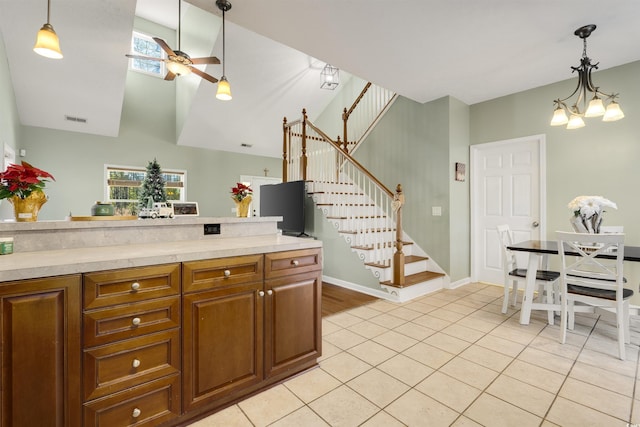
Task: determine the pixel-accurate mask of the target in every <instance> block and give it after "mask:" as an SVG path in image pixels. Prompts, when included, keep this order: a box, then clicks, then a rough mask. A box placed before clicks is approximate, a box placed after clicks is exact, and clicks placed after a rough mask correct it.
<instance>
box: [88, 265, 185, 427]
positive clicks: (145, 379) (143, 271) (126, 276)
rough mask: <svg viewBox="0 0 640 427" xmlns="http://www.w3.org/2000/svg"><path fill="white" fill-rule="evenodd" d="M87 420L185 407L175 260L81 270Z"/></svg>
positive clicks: (155, 417)
mask: <svg viewBox="0 0 640 427" xmlns="http://www.w3.org/2000/svg"><path fill="white" fill-rule="evenodd" d="M83 301H84V313H83V323H84V351H83V379H84V390H83V398H84V401H85V403H84V425H85V426H103V425H105V426H128V425H133V424H135V425H136V426H142V425H149V426H151V425H157V424H159V423H163V422H167V421H170V420H172V419H174V418H177V417H179V416H180V414H181V413H182V408H181V402H180V400H181V399H180V389H181V387H180V385H181V384H180V379H181V376H180V372H181V345H180V322H181V313H180V264H167V265H159V266H152V267H141V268H130V269H122V270H112V271H104V272H96V273H87V274H85V275H84V298H83Z"/></svg>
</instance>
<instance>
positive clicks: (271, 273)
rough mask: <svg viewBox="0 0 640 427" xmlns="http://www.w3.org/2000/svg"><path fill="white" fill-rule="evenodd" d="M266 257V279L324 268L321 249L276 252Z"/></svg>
mask: <svg viewBox="0 0 640 427" xmlns="http://www.w3.org/2000/svg"><path fill="white" fill-rule="evenodd" d="M264 257H265V266H264V277H265V279H272V278H274V277H282V276H289V275H291V274H299V273H307V272H309V271H316V270H320V269H321V268H322V252H321V249H320V248H315V249H303V250H299V251H287V252H274V253H269V254H266V255H265V256H264Z"/></svg>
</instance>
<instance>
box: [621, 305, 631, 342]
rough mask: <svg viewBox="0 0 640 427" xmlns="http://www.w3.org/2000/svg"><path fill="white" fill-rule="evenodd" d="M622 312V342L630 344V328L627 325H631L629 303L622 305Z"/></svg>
mask: <svg viewBox="0 0 640 427" xmlns="http://www.w3.org/2000/svg"><path fill="white" fill-rule="evenodd" d="M622 310H623V312H624V315H623V317H622V318H623V320H624V342H625V343H627V344H629V343H630V342H631V326H630V325H629V323H631V321H630V320H629V301H625V302H624V303H623V304H622Z"/></svg>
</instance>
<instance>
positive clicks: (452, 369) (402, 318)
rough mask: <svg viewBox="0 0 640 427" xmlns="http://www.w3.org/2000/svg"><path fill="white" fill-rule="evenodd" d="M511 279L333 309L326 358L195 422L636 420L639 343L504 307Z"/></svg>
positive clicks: (588, 322)
mask: <svg viewBox="0 0 640 427" xmlns="http://www.w3.org/2000/svg"><path fill="white" fill-rule="evenodd" d="M501 303H502V288H501V287H497V286H491V285H484V284H470V285H466V286H464V287H461V288H458V289H455V290H443V291H440V292H437V293H434V294H431V295H428V296H425V297H422V298H420V299H418V300H414V301H411V302H408V303H404V304H395V303H390V302H387V301H376V302H373V303H370V304H368V305H365V306H362V307H358V308H355V309H351V310H348V311H345V312H342V313H338V314H334V315H332V316H328V317H325V318H324V319H323V325H322V326H323V350H322V351H323V356H322V358H321V359H320V366H319V367H318V368H316V369H313V370H311V371H308V372H306V373H304V374H302V375H299V376H297V377H295V378H292V379H290V380H288V381H286V382H284V383H282V384H280V385H277V386H275V387H273V388H271V389H269V390H267V391H265V392H263V393H261V394H258V395H256V396H253V397H251V398H248V399H246V400H244V401H242V402H240V403H238V404H237V405H234V406H231V407H229V408H227V409H224V410H222V411H220V412H218V413H216V414H214V415H211V416H209V417H208V418H205V419H203V420H201V421H198V422H196V423H194V424H192V425H191V427H209V426H224V427H230V426H279V427H280V426H292V427H293V426H295V427H314V426H367V427H373V426H385V427H394V426H449V425H453V426H516V425H517V426H522V427H525V426H555V425H558V426H581V427H582V426H621V427H624V426H628V425H629V424H627V423H632V424H638V423H640V382H638V353H639V352H638V349H639V346H638V344H639V343H640V319H632V339H631V344H630V345H627V360H626V361H624V362H623V361H621V360H619V359H618V358H617V344H616V341H615V336H616V335H615V326H614V325H615V324H614V323H611V321H610V320H609V319H608V318H607V319H604V318H603V317H596V316H593V315H584V314H583V315H580V314H578V315H576V328H575V330H574V331H570V332H569V334H568V339H567V344H564V345H561V344H559V343H558V334H559V331H558V326H557V322H556V326H549V325H547V323H546V313H543V312H537V313H536V312H534V314H533V316H532V322H531V324H530V325H528V326H522V325H520V324H519V323H518V320H519V309H515V310H514V309H510V310H509V313H508V314H506V315H503V314H501V313H500V309H501Z"/></svg>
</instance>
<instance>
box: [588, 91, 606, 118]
mask: <svg viewBox="0 0 640 427" xmlns="http://www.w3.org/2000/svg"><path fill="white" fill-rule="evenodd" d="M584 116H585V117H600V116H604V104H602V99H600V98H598V95H595V96H594V97H593V99H592V100H591V102H589V107H588V108H587V111H585V113H584Z"/></svg>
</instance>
